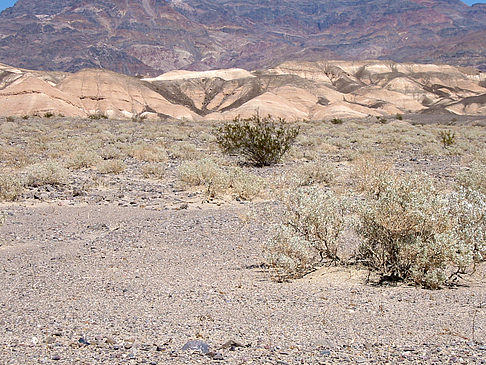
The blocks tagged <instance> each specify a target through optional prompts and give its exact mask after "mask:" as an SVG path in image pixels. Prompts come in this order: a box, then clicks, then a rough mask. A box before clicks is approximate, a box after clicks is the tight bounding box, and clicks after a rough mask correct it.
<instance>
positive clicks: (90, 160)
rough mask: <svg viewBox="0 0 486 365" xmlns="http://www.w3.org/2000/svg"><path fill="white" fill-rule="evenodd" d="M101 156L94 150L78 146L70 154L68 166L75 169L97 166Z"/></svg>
mask: <svg viewBox="0 0 486 365" xmlns="http://www.w3.org/2000/svg"><path fill="white" fill-rule="evenodd" d="M100 160H101V157H100V156H99V155H98V153H96V152H95V151H94V150H91V149H82V148H78V149H75V150H74V151H73V152H71V153H70V154H69V156H68V160H67V167H69V168H71V169H75V170H79V169H83V168H89V167H92V166H95V165H96V164H97V163H98V162H99V161H100Z"/></svg>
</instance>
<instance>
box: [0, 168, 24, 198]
mask: <svg viewBox="0 0 486 365" xmlns="http://www.w3.org/2000/svg"><path fill="white" fill-rule="evenodd" d="M23 190H24V184H23V180H22V178H21V177H20V176H19V175H18V174H15V173H2V174H0V200H2V201H14V200H17V199H18V198H19V196H20V195H22V191H23Z"/></svg>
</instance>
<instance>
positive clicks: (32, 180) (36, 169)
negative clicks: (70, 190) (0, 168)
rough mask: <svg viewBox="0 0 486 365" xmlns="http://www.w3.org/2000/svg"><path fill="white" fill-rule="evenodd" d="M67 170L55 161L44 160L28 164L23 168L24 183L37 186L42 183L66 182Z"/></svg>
mask: <svg viewBox="0 0 486 365" xmlns="http://www.w3.org/2000/svg"><path fill="white" fill-rule="evenodd" d="M67 178H68V171H67V170H66V169H65V168H64V167H62V166H61V165H59V163H58V162H57V161H52V160H49V161H46V162H41V163H37V164H34V165H31V166H28V167H27V168H26V169H25V185H27V186H32V187H37V186H44V185H63V184H66V182H67Z"/></svg>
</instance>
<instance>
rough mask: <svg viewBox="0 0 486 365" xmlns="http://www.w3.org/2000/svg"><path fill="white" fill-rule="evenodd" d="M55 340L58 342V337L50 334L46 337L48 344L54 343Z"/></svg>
mask: <svg viewBox="0 0 486 365" xmlns="http://www.w3.org/2000/svg"><path fill="white" fill-rule="evenodd" d="M54 342H56V339H55V338H54V337H52V336H49V337H47V338H46V343H47V344H48V345H52V344H53V343H54Z"/></svg>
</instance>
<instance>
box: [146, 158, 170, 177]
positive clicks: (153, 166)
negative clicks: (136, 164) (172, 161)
mask: <svg viewBox="0 0 486 365" xmlns="http://www.w3.org/2000/svg"><path fill="white" fill-rule="evenodd" d="M142 175H143V177H145V178H146V179H149V178H154V179H161V178H163V177H164V176H165V165H164V164H161V163H157V162H152V163H147V164H145V165H143V166H142Z"/></svg>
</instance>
